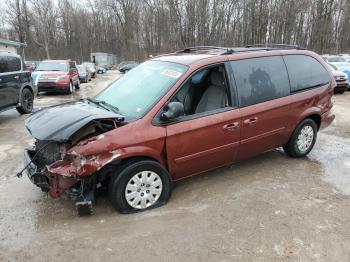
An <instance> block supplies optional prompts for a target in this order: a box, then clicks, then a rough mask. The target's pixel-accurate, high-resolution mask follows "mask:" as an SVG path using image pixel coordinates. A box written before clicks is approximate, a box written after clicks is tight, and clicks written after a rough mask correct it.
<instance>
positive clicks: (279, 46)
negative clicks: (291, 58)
mask: <svg viewBox="0 0 350 262" xmlns="http://www.w3.org/2000/svg"><path fill="white" fill-rule="evenodd" d="M245 47H246V48H252V47H260V48H266V49H274V48H275V49H297V50H306V48H304V47H302V46H299V45H289V44H273V43H267V44H254V45H246V46H245Z"/></svg>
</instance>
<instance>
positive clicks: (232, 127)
mask: <svg viewBox="0 0 350 262" xmlns="http://www.w3.org/2000/svg"><path fill="white" fill-rule="evenodd" d="M238 127H239V123H238V122H234V123H230V124H227V125H224V126H223V127H222V128H223V129H224V130H225V131H233V130H235V129H237V128H238Z"/></svg>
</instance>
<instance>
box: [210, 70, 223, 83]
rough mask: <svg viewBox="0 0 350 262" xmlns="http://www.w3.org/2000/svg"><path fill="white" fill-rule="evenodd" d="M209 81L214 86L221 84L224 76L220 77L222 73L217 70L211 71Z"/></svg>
mask: <svg viewBox="0 0 350 262" xmlns="http://www.w3.org/2000/svg"><path fill="white" fill-rule="evenodd" d="M210 82H211V84H212V85H214V86H223V85H224V78H223V77H222V73H221V72H218V71H212V72H211V73H210Z"/></svg>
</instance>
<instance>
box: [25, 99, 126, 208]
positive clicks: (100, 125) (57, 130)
mask: <svg viewBox="0 0 350 262" xmlns="http://www.w3.org/2000/svg"><path fill="white" fill-rule="evenodd" d="M58 116H59V118H58ZM57 120H59V122H60V123H58V121H57ZM125 124H127V123H126V122H125V121H124V118H123V117H122V116H121V115H118V114H116V113H113V112H110V111H107V110H105V109H103V108H100V107H99V106H96V105H95V104H93V103H88V102H86V101H84V102H83V101H79V102H74V103H67V104H64V105H60V106H57V107H50V108H46V109H42V110H40V111H38V112H37V113H35V114H33V115H32V116H31V117H29V118H28V119H27V120H26V127H27V129H28V131H29V132H30V133H31V134H32V136H33V137H34V138H35V142H34V145H33V147H32V148H30V149H27V150H26V151H25V168H24V169H23V170H24V171H25V172H26V173H27V175H28V177H29V178H30V180H31V181H32V182H33V183H34V184H35V185H37V186H38V187H40V188H41V190H42V191H44V192H48V194H49V195H50V196H51V197H54V198H55V197H59V196H60V195H61V194H62V193H64V192H66V193H68V195H69V196H70V197H71V198H72V199H75V200H78V201H79V202H78V203H79V205H80V207H81V208H82V210H83V211H81V212H83V213H84V212H88V213H91V212H92V207H91V205H92V202H93V201H94V194H95V193H94V192H95V189H96V184H97V182H98V181H97V180H96V176H94V174H96V173H97V172H98V171H100V169H101V168H102V167H104V166H106V165H107V164H109V163H111V162H112V161H114V160H116V159H117V158H118V157H119V155H120V154H119V153H118V151H116V150H113V148H110V149H109V148H106V150H105V151H103V152H100V153H99V154H96V155H89V154H87V155H84V154H82V153H77V152H76V151H74V148H75V146H78V147H80V148H81V147H82V146H84V145H87V144H91V143H94V142H96V141H99V140H101V139H103V138H104V137H105V135H104V134H105V133H108V132H109V131H112V130H114V129H116V128H118V127H120V126H122V125H125ZM53 125H54V126H55V127H52V126H53ZM45 126H47V128H45ZM62 126H63V127H65V128H62ZM78 210H79V209H78Z"/></svg>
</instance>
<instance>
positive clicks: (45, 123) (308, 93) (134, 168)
mask: <svg viewBox="0 0 350 262" xmlns="http://www.w3.org/2000/svg"><path fill="white" fill-rule="evenodd" d="M335 85H336V83H335V80H334V78H333V77H332V76H331V72H330V71H329V69H328V67H327V65H326V64H325V62H324V61H323V59H322V58H321V57H320V56H318V55H317V54H315V53H313V52H311V51H307V50H304V49H302V48H299V47H297V46H286V47H278V48H268V47H247V48H233V49H231V48H221V47H194V48H187V49H185V50H182V51H178V52H176V53H173V54H167V55H163V56H159V57H156V58H154V59H152V60H149V61H146V62H144V63H142V64H140V65H139V66H137V67H135V68H133V69H132V70H130V72H128V73H127V74H126V75H125V76H123V77H121V78H120V79H118V80H116V81H115V82H113V83H112V84H110V85H109V86H108V87H107V88H106V89H104V90H103V91H102V92H101V93H100V94H98V95H97V96H96V97H94V98H91V99H86V100H80V101H77V102H70V103H66V104H61V105H58V106H54V107H48V108H45V109H42V110H40V111H38V112H36V113H34V114H33V115H32V116H31V117H29V118H28V119H27V120H26V127H27V129H28V131H29V132H30V133H31V135H32V136H33V137H34V138H35V139H36V140H35V145H34V147H33V148H30V149H27V150H26V151H25V160H26V166H25V168H24V170H25V171H26V173H27V175H28V176H29V178H30V180H31V181H32V182H33V183H34V184H36V185H37V186H39V187H40V188H41V189H42V190H43V191H45V192H48V193H49V195H50V196H51V197H59V196H60V195H61V194H62V193H64V192H65V193H67V194H68V196H70V197H71V198H72V199H75V200H76V201H77V203H76V206H77V209H78V212H79V214H90V213H91V212H92V205H93V203H94V200H95V193H96V190H97V189H98V188H100V187H105V188H108V190H109V196H110V200H111V202H112V204H113V206H114V207H115V208H116V209H117V210H118V211H120V212H122V213H130V212H136V211H142V210H145V209H149V208H154V207H157V206H160V205H162V204H164V203H165V202H166V201H167V200H168V199H169V197H170V194H171V190H172V181H176V180H179V179H182V178H185V177H188V176H192V175H195V174H199V173H202V172H205V171H208V170H212V169H215V168H218V167H221V166H225V165H230V164H232V163H235V162H237V161H241V160H243V159H246V158H249V157H253V156H255V155H258V154H260V153H262V152H265V151H268V150H272V149H275V148H278V147H283V149H284V151H285V152H286V154H288V155H290V156H291V157H303V156H306V155H307V154H308V153H309V152H310V151H311V149H312V148H313V146H314V143H315V141H316V136H317V132H318V131H319V130H320V129H322V128H324V127H327V126H328V125H330V123H331V122H332V121H333V119H334V114H333V113H332V111H331V108H332V106H333V104H332V101H331V98H332V95H333V88H334V87H335Z"/></svg>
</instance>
